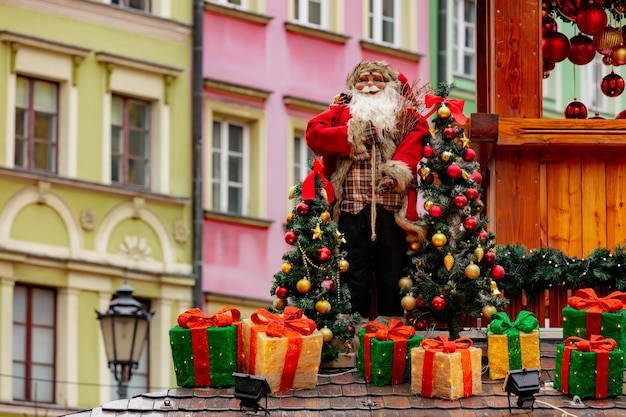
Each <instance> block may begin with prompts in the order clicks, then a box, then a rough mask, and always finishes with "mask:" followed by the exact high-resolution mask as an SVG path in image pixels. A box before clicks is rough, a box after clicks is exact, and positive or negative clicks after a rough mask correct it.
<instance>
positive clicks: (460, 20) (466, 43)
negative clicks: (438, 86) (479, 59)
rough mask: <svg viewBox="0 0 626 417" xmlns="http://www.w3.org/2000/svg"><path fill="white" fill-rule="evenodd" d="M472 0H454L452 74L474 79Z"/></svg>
mask: <svg viewBox="0 0 626 417" xmlns="http://www.w3.org/2000/svg"><path fill="white" fill-rule="evenodd" d="M475 6H476V4H475V1H474V0H456V8H455V12H454V13H455V14H454V27H455V38H454V43H455V45H454V73H455V75H460V76H464V77H468V78H471V79H475V78H476V48H475V42H476V40H475V39H476V15H475V11H476V9H475Z"/></svg>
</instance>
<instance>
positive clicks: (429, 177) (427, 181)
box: [421, 174, 435, 184]
mask: <svg viewBox="0 0 626 417" xmlns="http://www.w3.org/2000/svg"><path fill="white" fill-rule="evenodd" d="M421 178H422V182H423V183H425V184H432V183H433V182H434V181H435V176H434V175H433V174H428V175H426V176H425V177H421Z"/></svg>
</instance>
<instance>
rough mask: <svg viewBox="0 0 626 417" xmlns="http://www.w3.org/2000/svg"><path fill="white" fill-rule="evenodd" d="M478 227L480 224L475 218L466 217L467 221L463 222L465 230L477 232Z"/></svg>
mask: <svg viewBox="0 0 626 417" xmlns="http://www.w3.org/2000/svg"><path fill="white" fill-rule="evenodd" d="M476 226H478V222H477V221H476V219H475V218H474V217H466V218H465V220H463V227H464V228H465V230H469V231H473V230H476Z"/></svg>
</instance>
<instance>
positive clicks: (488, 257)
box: [484, 250, 496, 265]
mask: <svg viewBox="0 0 626 417" xmlns="http://www.w3.org/2000/svg"><path fill="white" fill-rule="evenodd" d="M484 258H485V262H487V263H488V264H490V265H493V264H494V263H496V253H495V252H494V251H491V250H490V251H487V252H486V253H485V255H484Z"/></svg>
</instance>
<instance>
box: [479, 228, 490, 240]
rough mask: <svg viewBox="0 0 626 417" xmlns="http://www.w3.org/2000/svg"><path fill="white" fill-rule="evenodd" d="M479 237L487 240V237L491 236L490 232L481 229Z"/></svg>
mask: <svg viewBox="0 0 626 417" xmlns="http://www.w3.org/2000/svg"><path fill="white" fill-rule="evenodd" d="M478 238H479V239H482V240H487V238H489V232H488V231H486V230H485V229H483V230H481V231H480V232H478Z"/></svg>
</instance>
